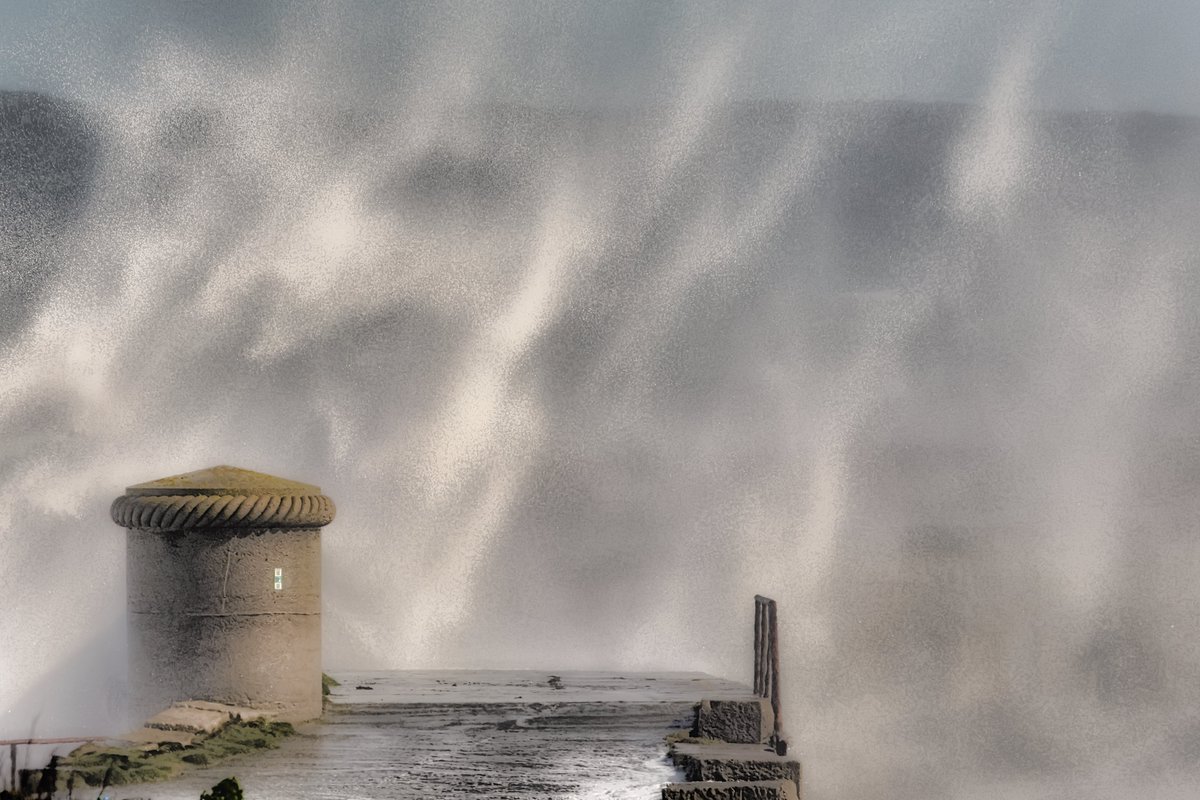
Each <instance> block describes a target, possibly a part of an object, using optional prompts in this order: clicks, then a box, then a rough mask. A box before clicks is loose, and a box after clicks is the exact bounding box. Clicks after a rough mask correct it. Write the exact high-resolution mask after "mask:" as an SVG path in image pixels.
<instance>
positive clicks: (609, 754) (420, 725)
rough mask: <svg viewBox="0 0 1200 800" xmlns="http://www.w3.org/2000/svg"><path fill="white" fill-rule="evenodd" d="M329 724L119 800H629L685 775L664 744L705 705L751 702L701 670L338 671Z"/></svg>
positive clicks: (129, 790)
mask: <svg viewBox="0 0 1200 800" xmlns="http://www.w3.org/2000/svg"><path fill="white" fill-rule="evenodd" d="M331 677H333V678H334V679H336V680H337V681H338V682H339V685H338V686H335V687H333V688H332V689H331V692H330V695H329V696H328V697H327V698H326V709H325V714H324V717H323V718H322V720H321V721H320V722H316V723H311V724H305V725H302V726H299V728H298V730H299V733H298V735H296V736H293V737H291V738H289V739H287V740H285V741H284V743H283V745H282V746H281V747H280V748H279V749H278V750H268V751H261V752H257V753H255V754H253V755H250V756H245V757H239V758H236V759H231V760H229V761H224V762H222V763H220V764H216V765H214V766H211V767H203V768H196V769H195V770H194V771H192V772H189V773H188V774H186V775H184V776H183V777H181V778H178V779H176V780H173V781H169V782H166V783H157V784H143V785H139V786H127V787H113V788H111V789H109V790H108V792H107V794H108V796H109V797H110V798H112V800H125V799H126V798H153V800H197V799H198V798H199V796H200V793H201V792H202V791H204V790H205V789H208V788H210V787H212V786H213V785H214V784H216V783H217V782H218V781H219V780H221V779H222V778H225V777H229V776H230V775H233V776H236V777H237V778H238V780H239V782H240V783H241V785H242V787H243V789H244V790H245V793H246V799H247V800H351V799H352V798H353V799H354V800H358V799H359V798H399V799H401V800H406V799H407V798H422V799H424V798H431V797H438V798H480V797H488V798H497V800H532V798H621V799H622V800H627V799H630V798H633V799H644V800H651V799H652V798H653V799H655V800H657V798H659V797H660V787H661V785H662V784H663V783H666V782H668V781H672V780H678V779H679V773H677V772H676V771H675V769H674V767H672V766H671V765H670V763H669V762H668V761H667V759H666V758H665V754H666V745H665V743H664V741H663V737H664V736H665V735H666V734H667V733H668V732H669V730H670V728H671V727H672V726H676V727H679V726H682V727H689V726H690V724H691V719H692V708H693V706H694V705H695V704H696V703H698V702H699V701H700V700H701V699H703V698H708V699H713V698H722V697H730V698H733V697H744V696H746V695H747V693H748V692H749V689H748V688H747V687H745V686H743V685H740V684H737V683H733V682H730V681H725V680H721V679H718V678H714V677H712V676H709V675H704V674H702V673H681V672H664V673H623V672H557V673H552V672H541V671H536V672H535V671H479V670H462V671H386V672H334V673H331Z"/></svg>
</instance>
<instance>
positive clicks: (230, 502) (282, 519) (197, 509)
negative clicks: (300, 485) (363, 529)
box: [110, 494, 334, 531]
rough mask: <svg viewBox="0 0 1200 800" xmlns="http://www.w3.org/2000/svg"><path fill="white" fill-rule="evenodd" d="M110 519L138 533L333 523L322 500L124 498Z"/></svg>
mask: <svg viewBox="0 0 1200 800" xmlns="http://www.w3.org/2000/svg"><path fill="white" fill-rule="evenodd" d="M110 513H111V514H112V519H113V522H115V523H117V524H118V525H120V526H122V527H125V528H136V529H138V530H152V531H184V530H196V529H205V528H212V529H219V528H225V529H228V528H319V527H322V526H324V525H328V524H329V523H330V522H332V521H333V515H334V506H333V500H331V499H329V498H328V497H326V496H325V495H323V494H310V495H274V494H263V495H229V494H215V495H203V494H202V495H197V494H183V495H131V494H125V495H121V496H120V497H118V498H117V499H116V500H114V501H113V504H112V509H111V510H110Z"/></svg>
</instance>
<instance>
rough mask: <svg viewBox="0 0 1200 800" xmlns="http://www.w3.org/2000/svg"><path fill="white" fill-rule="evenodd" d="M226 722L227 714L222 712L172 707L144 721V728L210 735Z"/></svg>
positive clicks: (227, 719)
mask: <svg viewBox="0 0 1200 800" xmlns="http://www.w3.org/2000/svg"><path fill="white" fill-rule="evenodd" d="M228 722H229V714H227V713H226V712H224V711H217V710H215V709H208V708H189V707H188V706H185V705H174V706H171V707H170V708H168V709H165V710H163V711H160V712H158V713H157V714H155V715H154V716H153V717H151V718H150V719H148V720H146V724H145V726H144V727H147V728H156V729H158V730H161V731H186V732H188V733H202V734H205V735H211V734H214V733H216V732H217V731H219V730H221V728H224V727H225V725H226V724H227V723H228Z"/></svg>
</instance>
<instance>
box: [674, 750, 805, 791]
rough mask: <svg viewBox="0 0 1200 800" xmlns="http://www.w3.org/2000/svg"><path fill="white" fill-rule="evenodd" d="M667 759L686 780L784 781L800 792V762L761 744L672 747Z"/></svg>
mask: <svg viewBox="0 0 1200 800" xmlns="http://www.w3.org/2000/svg"><path fill="white" fill-rule="evenodd" d="M671 757H672V759H673V760H674V762H675V764H676V766H678V767H679V768H680V769H682V770H683V774H684V777H686V778H687V779H688V780H689V781H734V782H739V781H776V780H787V781H791V782H792V783H794V784H795V785H796V792H797V793H799V791H800V762H799V761H798V760H797V759H795V758H789V757H787V756H780V755H776V754H775V752H774V751H773V750H771V749H770V748H768V747H766V746H765V745H761V744H676V745H674V746H673V747H672V748H671Z"/></svg>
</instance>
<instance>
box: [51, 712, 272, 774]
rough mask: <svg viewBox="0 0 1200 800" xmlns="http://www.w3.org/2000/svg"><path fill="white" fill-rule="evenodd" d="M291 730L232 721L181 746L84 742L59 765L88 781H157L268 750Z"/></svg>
mask: <svg viewBox="0 0 1200 800" xmlns="http://www.w3.org/2000/svg"><path fill="white" fill-rule="evenodd" d="M293 733H295V729H294V728H293V727H292V726H291V725H290V724H288V723H286V722H267V721H265V720H254V721H252V722H231V723H230V724H228V725H226V726H225V727H224V728H222V729H221V730H220V731H218V732H217V733H215V734H213V735H212V736H209V737H207V738H205V739H200V740H197V741H196V742H195V743H193V744H191V745H187V746H182V745H179V744H177V743H166V744H163V745H160V746H158V747H151V748H149V749H143V748H141V747H135V746H129V747H102V746H96V745H94V744H88V745H84V746H83V747H80V748H79V749H77V750H75V751H74V752H73V753H71V755H70V756H68V757H67V758H66V760H65V762H64V763H63V764H62V765H61V766H60V768H59V770H60V771H59V774H60V775H62V776H65V775H66V774H69V773H74V774H75V775H76V776H77V777H78V778H79V779H81V780H83V781H84V782H85V783H87V784H88V785H89V786H100V785H101V784H103V783H105V782H106V781H105V779H106V776H107V783H108V784H110V785H112V786H121V785H125V784H130V783H148V782H151V781H161V780H165V779H167V778H171V777H174V776H175V775H178V774H179V773H180V772H181V771H182V770H183V769H185V767H187V766H188V765H196V766H203V765H207V764H214V763H216V762H218V761H221V760H223V759H226V758H230V757H232V756H237V755H241V754H243V753H249V752H253V751H255V750H271V749H274V748H276V747H278V746H279V742H280V740H282V739H283V738H285V737H287V736H290V735H292V734H293Z"/></svg>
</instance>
